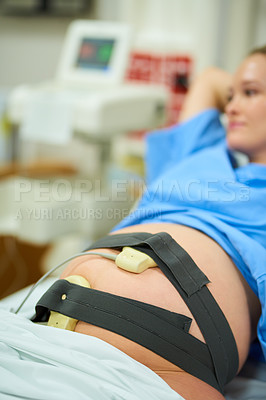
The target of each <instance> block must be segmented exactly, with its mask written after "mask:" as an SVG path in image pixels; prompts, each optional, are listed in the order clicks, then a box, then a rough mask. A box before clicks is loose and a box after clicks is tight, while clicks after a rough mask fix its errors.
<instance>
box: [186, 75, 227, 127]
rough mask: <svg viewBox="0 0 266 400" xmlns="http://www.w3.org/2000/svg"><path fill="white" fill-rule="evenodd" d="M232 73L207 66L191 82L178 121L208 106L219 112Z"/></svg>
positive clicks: (224, 101)
mask: <svg viewBox="0 0 266 400" xmlns="http://www.w3.org/2000/svg"><path fill="white" fill-rule="evenodd" d="M231 80H232V75H231V74H229V73H228V72H226V71H224V70H222V69H220V68H216V67H209V68H207V69H205V70H204V71H203V72H202V73H201V74H200V75H199V76H198V77H197V78H196V79H195V81H194V82H192V84H191V86H190V89H189V91H188V94H187V96H186V99H185V101H184V104H183V107H182V110H181V113H180V118H179V122H183V121H185V120H187V119H189V118H191V117H193V116H194V115H196V114H198V113H199V112H201V111H204V110H206V109H208V108H217V109H218V110H220V111H221V112H223V111H224V107H225V105H226V103H227V98H228V92H229V88H230V86H231Z"/></svg>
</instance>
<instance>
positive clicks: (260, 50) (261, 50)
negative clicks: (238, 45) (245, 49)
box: [248, 45, 266, 56]
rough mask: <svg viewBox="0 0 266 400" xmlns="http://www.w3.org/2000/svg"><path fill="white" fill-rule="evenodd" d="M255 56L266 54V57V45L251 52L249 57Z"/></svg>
mask: <svg viewBox="0 0 266 400" xmlns="http://www.w3.org/2000/svg"><path fill="white" fill-rule="evenodd" d="M253 54H264V55H266V45H265V46H261V47H256V48H255V49H253V50H251V51H250V52H249V54H248V55H249V56H252V55H253Z"/></svg>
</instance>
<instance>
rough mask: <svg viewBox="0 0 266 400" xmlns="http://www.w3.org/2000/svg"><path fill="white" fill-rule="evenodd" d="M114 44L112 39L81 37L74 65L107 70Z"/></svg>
mask: <svg viewBox="0 0 266 400" xmlns="http://www.w3.org/2000/svg"><path fill="white" fill-rule="evenodd" d="M114 46H115V40H114V39H96V38H95V39H94V38H84V39H82V41H81V45H80V48H79V50H78V56H77V60H76V63H75V67H76V68H81V69H94V70H95V69H96V70H98V71H108V70H109V69H110V60H111V57H112V53H113V50H114Z"/></svg>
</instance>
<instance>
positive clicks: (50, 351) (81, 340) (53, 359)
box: [0, 277, 266, 400]
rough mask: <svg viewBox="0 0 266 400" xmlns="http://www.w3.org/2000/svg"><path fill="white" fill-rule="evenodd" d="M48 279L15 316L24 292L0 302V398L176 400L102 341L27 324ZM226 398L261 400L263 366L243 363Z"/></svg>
mask: <svg viewBox="0 0 266 400" xmlns="http://www.w3.org/2000/svg"><path fill="white" fill-rule="evenodd" d="M55 279H57V278H55V277H52V278H48V279H47V280H46V281H44V282H42V283H41V284H40V286H38V287H37V288H36V290H35V291H34V292H33V293H32V295H31V297H30V298H29V299H28V301H27V302H26V303H25V304H24V306H23V307H22V308H21V310H20V312H19V313H18V314H14V313H13V312H11V311H10V310H11V309H13V310H14V309H16V307H17V306H18V305H19V304H20V302H21V300H22V299H24V297H25V294H26V293H27V292H28V290H29V289H28V288H26V289H23V290H21V291H19V292H17V293H15V294H13V295H11V296H9V297H7V298H5V299H3V300H2V301H0V317H1V324H0V376H1V379H0V399H1V400H5V399H10V398H23V399H34V400H39V399H40V400H41V399H42V400H44V399H45V400H46V399H47V400H48V399H49V400H50V399H57V400H61V399H62V400H63V399H64V400H68V399H69V400H70V399H71V400H72V399H73V398H78V399H79V400H82V399H84V400H85V399H86V400H87V399H92V400H107V399H108V400H139V399H145V400H162V399H164V400H178V399H181V397H180V396H179V395H178V394H177V393H176V392H174V391H173V390H172V389H171V388H170V387H169V386H168V385H167V384H166V383H165V382H164V381H163V380H162V379H161V378H160V377H159V376H158V375H156V374H155V373H154V372H153V371H151V370H150V369H149V368H147V367H145V366H144V365H142V364H140V363H138V362H137V361H135V360H133V359H132V358H130V357H129V356H127V355H126V354H124V353H122V352H121V351H120V350H118V349H116V348H114V347H113V346H111V345H109V344H108V343H105V342H104V341H102V340H100V339H97V338H94V337H90V336H87V335H83V334H80V333H75V332H71V331H65V330H62V329H56V328H52V327H47V326H42V325H39V324H34V323H32V322H31V321H30V320H29V318H30V317H32V315H33V314H34V306H35V304H36V302H37V300H38V299H39V298H40V297H41V296H42V294H43V293H44V292H45V291H46V290H47V289H48V287H50V286H51V284H52V283H53V282H54V280H55ZM225 395H226V399H227V400H265V398H266V364H263V363H258V362H256V363H255V362H254V361H252V360H248V361H247V363H246V364H245V366H244V368H243V370H242V371H241V373H240V374H239V376H237V377H236V378H235V379H234V380H233V381H232V382H231V383H230V384H229V385H227V387H226V393H225Z"/></svg>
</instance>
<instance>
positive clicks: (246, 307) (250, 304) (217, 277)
mask: <svg viewBox="0 0 266 400" xmlns="http://www.w3.org/2000/svg"><path fill="white" fill-rule="evenodd" d="M141 231H142V232H150V233H157V232H167V233H169V234H170V235H171V236H172V237H173V238H174V239H175V240H176V241H177V242H178V243H179V244H180V245H181V246H182V247H183V248H184V249H185V250H186V251H187V252H188V253H189V254H190V256H191V257H192V258H193V260H194V261H195V263H196V264H197V265H198V267H199V268H200V269H201V270H202V271H203V272H204V273H205V274H206V275H207V277H208V278H209V280H210V282H211V283H210V284H208V288H209V290H210V291H211V293H212V294H213V296H214V298H215V299H216V301H217V303H218V304H219V306H220V308H221V309H222V311H223V312H224V314H225V316H226V318H227V320H228V322H229V324H230V326H231V329H232V331H233V334H234V336H235V339H236V343H237V347H238V352H239V360H240V366H242V364H243V363H244V361H245V359H246V357H247V354H248V349H249V344H250V341H251V339H252V337H253V335H254V333H255V325H256V323H257V319H258V316H259V302H258V300H257V298H256V296H255V295H254V294H253V292H252V291H251V289H250V288H249V286H248V285H247V283H246V282H245V280H244V278H243V277H242V275H241V274H240V272H239V271H238V270H237V268H236V267H235V265H234V263H233V262H232V261H231V259H230V257H229V256H228V255H227V254H226V253H225V252H224V250H223V249H222V248H221V247H220V246H219V245H218V244H217V243H216V242H215V241H214V240H212V239H211V238H210V237H208V236H206V235H205V234H203V233H202V232H200V231H198V230H195V229H193V228H189V227H185V226H182V225H175V224H166V223H162V224H143V225H138V226H131V227H128V228H126V229H123V230H121V231H119V232H115V233H126V232H141ZM104 250H105V252H113V253H115V252H116V251H114V250H106V249H104ZM74 274H77V275H82V276H84V277H85V278H86V279H87V280H88V281H89V282H90V285H91V287H92V288H93V289H97V290H102V291H105V292H109V293H113V294H116V295H119V296H124V297H128V298H133V299H136V300H139V301H143V302H146V303H150V304H153V305H155V306H158V307H162V308H166V309H168V310H171V311H174V312H177V313H181V314H184V315H187V316H189V317H191V318H192V315H191V313H190V311H189V309H188V308H187V306H186V304H185V303H184V301H183V300H182V298H181V297H180V295H179V293H178V292H177V291H176V289H175V288H174V287H173V286H172V284H171V283H170V281H169V280H168V279H167V278H166V277H165V276H164V274H163V273H162V272H161V271H160V270H159V269H158V268H151V269H148V270H146V271H145V272H143V273H141V274H133V273H130V272H127V271H124V270H122V269H120V268H118V267H117V266H116V265H115V263H114V261H111V260H107V259H103V258H102V257H99V256H88V257H80V258H77V259H75V260H74V261H72V262H71V263H70V265H69V266H68V267H67V268H66V270H65V271H64V273H63V274H62V277H66V276H68V275H74ZM251 313H253V317H251ZM192 319H193V318H192ZM76 331H77V332H80V333H84V334H87V335H92V336H96V337H98V338H100V339H102V340H104V341H106V342H108V343H110V344H112V345H114V346H115V347H117V348H118V349H120V350H122V351H123V352H124V353H126V354H128V355H129V356H131V357H133V358H134V359H136V360H137V361H139V362H141V363H142V364H144V365H146V366H148V367H149V368H151V369H152V370H154V371H155V372H157V373H158V374H159V375H160V374H161V375H165V373H166V374H167V373H175V372H176V373H178V372H180V371H182V370H181V369H180V368H178V367H177V366H175V365H173V364H171V363H170V362H168V361H166V360H164V359H163V358H162V357H160V356H158V355H156V354H154V353H153V352H151V351H150V350H148V349H145V348H144V347H142V346H140V345H138V344H137V343H134V342H132V341H130V340H128V339H126V338H124V337H122V336H120V335H117V334H115V333H113V332H109V331H107V330H104V329H102V328H99V327H96V326H93V325H90V324H87V323H84V322H81V321H80V322H78V324H77V326H76ZM189 332H190V333H191V334H192V335H193V336H195V337H197V338H198V339H199V340H201V341H204V338H203V337H202V334H201V332H200V330H199V328H198V326H197V324H196V322H195V321H194V320H193V322H192V325H191V328H190V331H189ZM166 380H167V379H166Z"/></svg>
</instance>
